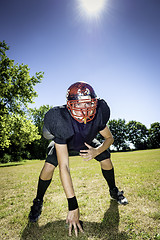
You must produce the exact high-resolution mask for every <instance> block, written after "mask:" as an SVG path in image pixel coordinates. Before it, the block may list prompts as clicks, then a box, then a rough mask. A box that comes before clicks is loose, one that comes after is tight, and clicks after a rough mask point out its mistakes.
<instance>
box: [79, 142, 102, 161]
mask: <svg viewBox="0 0 160 240" xmlns="http://www.w3.org/2000/svg"><path fill="white" fill-rule="evenodd" d="M85 145H86V146H87V147H88V149H86V150H80V156H81V157H82V158H83V160H84V161H89V160H91V159H93V158H95V157H96V156H97V155H98V150H97V149H96V148H93V147H92V146H90V145H89V144H87V143H85Z"/></svg>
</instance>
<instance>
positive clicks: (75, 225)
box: [66, 208, 83, 237]
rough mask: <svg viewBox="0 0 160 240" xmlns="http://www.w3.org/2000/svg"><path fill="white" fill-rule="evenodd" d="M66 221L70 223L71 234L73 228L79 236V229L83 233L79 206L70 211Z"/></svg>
mask: <svg viewBox="0 0 160 240" xmlns="http://www.w3.org/2000/svg"><path fill="white" fill-rule="evenodd" d="M66 223H67V224H69V236H71V235H72V229H74V231H75V235H76V237H78V231H79V230H80V231H81V232H82V233H83V229H82V226H81V224H80V221H79V209H78V208H77V209H75V210H72V211H69V212H68V215H67V219H66Z"/></svg>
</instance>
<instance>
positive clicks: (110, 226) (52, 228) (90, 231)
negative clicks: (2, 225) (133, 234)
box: [21, 200, 128, 240]
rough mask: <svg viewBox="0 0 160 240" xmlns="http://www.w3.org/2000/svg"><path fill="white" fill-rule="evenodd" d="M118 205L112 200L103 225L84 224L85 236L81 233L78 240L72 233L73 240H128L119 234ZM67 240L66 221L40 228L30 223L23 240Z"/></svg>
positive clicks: (24, 231) (50, 223) (122, 234)
mask: <svg viewBox="0 0 160 240" xmlns="http://www.w3.org/2000/svg"><path fill="white" fill-rule="evenodd" d="M119 220H120V218H119V210H118V204H117V203H116V202H115V201H113V200H111V202H110V207H109V209H107V211H106V212H105V214H104V217H103V220H102V222H101V223H97V222H87V221H84V222H83V227H84V232H85V233H84V234H82V233H79V236H78V238H76V237H75V235H74V232H73V233H72V239H84V240H87V239H88V238H89V239H92V237H93V239H101V240H126V239H128V236H127V234H126V233H125V232H119ZM33 239H34V240H42V239H43V240H51V239H52V240H66V239H71V237H69V236H68V229H67V228H66V224H65V220H60V221H54V222H49V223H47V224H46V225H44V226H41V227H39V225H38V223H28V224H27V226H26V228H25V229H24V230H23V232H22V235H21V240H33Z"/></svg>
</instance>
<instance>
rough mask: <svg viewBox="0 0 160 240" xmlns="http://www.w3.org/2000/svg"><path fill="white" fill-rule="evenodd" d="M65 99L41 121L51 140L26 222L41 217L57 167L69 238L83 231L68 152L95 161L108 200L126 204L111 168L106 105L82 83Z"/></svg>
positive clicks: (71, 88)
mask: <svg viewBox="0 0 160 240" xmlns="http://www.w3.org/2000/svg"><path fill="white" fill-rule="evenodd" d="M66 98H67V104H66V105H63V106H58V107H54V108H52V109H50V110H49V111H48V112H47V113H46V115H45V118H44V127H43V136H44V137H45V138H46V139H50V140H52V141H51V143H50V144H49V147H48V156H47V159H46V161H45V164H44V166H43V168H42V171H41V173H40V176H39V182H38V188H37V196H36V198H35V199H34V200H33V206H32V207H31V211H30V214H29V220H30V221H31V222H36V221H37V220H38V218H39V217H40V214H41V211H42V205H43V197H44V194H45V192H46V190H47V188H48V186H49V185H50V183H51V180H52V176H53V172H54V170H55V168H56V167H57V165H59V172H60V178H61V182H62V185H63V188H64V192H65V194H66V198H67V200H68V215H67V219H66V222H67V223H68V224H69V235H70V236H71V231H72V228H74V230H75V234H76V236H77V234H78V230H80V231H81V232H83V229H82V226H81V224H80V221H79V216H80V213H79V208H78V201H77V199H76V196H75V192H74V188H73V184H72V178H71V175H70V169H69V152H71V151H74V152H78V153H79V155H80V156H81V157H82V158H83V159H84V160H85V161H89V160H91V159H96V160H97V161H98V162H99V163H100V166H101V169H102V174H103V176H104V178H105V179H106V181H107V184H108V187H109V192H110V196H111V198H113V199H114V200H116V201H117V202H118V203H119V204H127V203H128V201H127V199H126V198H125V197H124V195H123V191H119V190H118V188H117V186H116V184H115V176H114V168H113V164H112V162H111V159H110V152H109V151H108V148H109V147H110V146H111V144H112V143H113V141H114V140H113V136H112V134H111V132H110V130H109V128H108V126H107V125H106V124H107V122H108V120H109V117H110V109H109V107H108V105H107V103H106V102H105V101H104V100H103V99H98V98H97V96H96V93H95V91H94V89H93V88H92V87H91V86H90V85H89V84H87V83H85V82H76V83H74V84H72V85H71V86H70V87H69V88H68V90H67V97H66ZM98 133H100V134H101V135H102V136H103V137H104V141H103V143H100V142H99V141H98V140H97V139H96V136H97V134H98Z"/></svg>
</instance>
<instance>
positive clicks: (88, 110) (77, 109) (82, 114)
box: [67, 96, 97, 124]
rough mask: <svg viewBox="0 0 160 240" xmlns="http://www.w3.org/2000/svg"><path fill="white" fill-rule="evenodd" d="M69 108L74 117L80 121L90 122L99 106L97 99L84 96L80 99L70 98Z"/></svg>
mask: <svg viewBox="0 0 160 240" xmlns="http://www.w3.org/2000/svg"><path fill="white" fill-rule="evenodd" d="M67 108H68V110H69V111H70V113H71V115H72V117H73V118H74V119H75V120H77V121H78V122H80V123H85V124H86V122H90V121H91V120H92V119H93V118H94V116H95V114H96V108H97V99H96V98H92V99H91V97H90V96H83V97H81V98H80V99H78V100H68V101H67Z"/></svg>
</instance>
